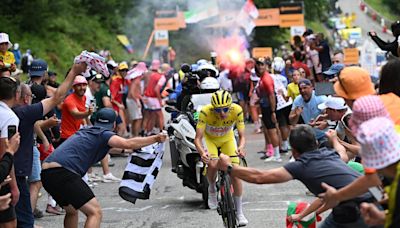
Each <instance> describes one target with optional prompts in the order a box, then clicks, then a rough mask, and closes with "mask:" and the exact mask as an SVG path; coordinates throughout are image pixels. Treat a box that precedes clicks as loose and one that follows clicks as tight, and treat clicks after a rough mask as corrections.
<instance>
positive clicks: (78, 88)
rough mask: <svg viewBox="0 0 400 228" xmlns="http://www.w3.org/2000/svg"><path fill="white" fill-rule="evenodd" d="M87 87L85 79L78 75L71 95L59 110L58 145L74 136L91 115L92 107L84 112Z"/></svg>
mask: <svg viewBox="0 0 400 228" xmlns="http://www.w3.org/2000/svg"><path fill="white" fill-rule="evenodd" d="M86 87H87V81H86V78H85V77H83V76H81V75H78V76H76V77H75V80H74V82H73V84H72V88H73V90H74V92H73V93H71V94H70V95H68V96H67V97H66V98H65V100H64V103H63V104H62V110H61V140H60V144H61V143H62V142H63V141H65V140H66V139H67V138H69V137H70V136H71V135H73V134H75V132H77V131H78V130H79V128H80V127H81V125H83V124H84V119H85V118H86V117H88V116H89V115H90V114H92V113H93V107H89V109H88V110H86V107H85V102H86V97H85V91H86Z"/></svg>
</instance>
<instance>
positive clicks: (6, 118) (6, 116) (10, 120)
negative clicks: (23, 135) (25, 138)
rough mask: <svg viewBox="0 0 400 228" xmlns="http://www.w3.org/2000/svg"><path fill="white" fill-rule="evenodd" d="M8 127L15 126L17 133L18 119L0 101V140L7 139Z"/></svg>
mask: <svg viewBox="0 0 400 228" xmlns="http://www.w3.org/2000/svg"><path fill="white" fill-rule="evenodd" d="M9 125H15V126H17V131H18V126H19V119H18V117H17V115H15V113H14V112H13V111H12V110H11V108H10V107H8V105H7V104H6V103H4V102H2V101H0V131H1V133H0V134H1V136H0V138H7V137H8V126H9Z"/></svg>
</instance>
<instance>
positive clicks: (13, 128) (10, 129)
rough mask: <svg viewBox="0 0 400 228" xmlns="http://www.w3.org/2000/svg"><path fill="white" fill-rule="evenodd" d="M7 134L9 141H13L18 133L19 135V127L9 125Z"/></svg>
mask: <svg viewBox="0 0 400 228" xmlns="http://www.w3.org/2000/svg"><path fill="white" fill-rule="evenodd" d="M7 132H8V133H7V134H8V139H11V137H13V136H14V135H15V134H16V133H17V126H15V125H9V126H8V127H7Z"/></svg>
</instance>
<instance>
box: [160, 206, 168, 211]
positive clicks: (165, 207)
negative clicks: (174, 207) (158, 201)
mask: <svg viewBox="0 0 400 228" xmlns="http://www.w3.org/2000/svg"><path fill="white" fill-rule="evenodd" d="M167 208H169V205H165V206H164V207H162V208H161V210H165V209H167Z"/></svg>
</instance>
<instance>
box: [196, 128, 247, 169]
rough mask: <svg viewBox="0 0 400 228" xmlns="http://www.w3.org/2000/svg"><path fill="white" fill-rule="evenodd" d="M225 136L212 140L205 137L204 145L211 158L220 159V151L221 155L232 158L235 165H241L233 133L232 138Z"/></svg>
mask: <svg viewBox="0 0 400 228" xmlns="http://www.w3.org/2000/svg"><path fill="white" fill-rule="evenodd" d="M227 136H228V135H226V136H223V137H221V138H210V137H208V136H207V135H204V140H203V144H204V145H205V146H206V148H207V151H208V153H209V154H210V158H218V149H219V150H221V153H223V154H225V155H228V156H229V157H231V161H232V163H233V164H239V163H240V161H239V157H238V156H237V153H236V152H237V146H236V140H235V137H234V135H233V133H232V136H231V137H227Z"/></svg>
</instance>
